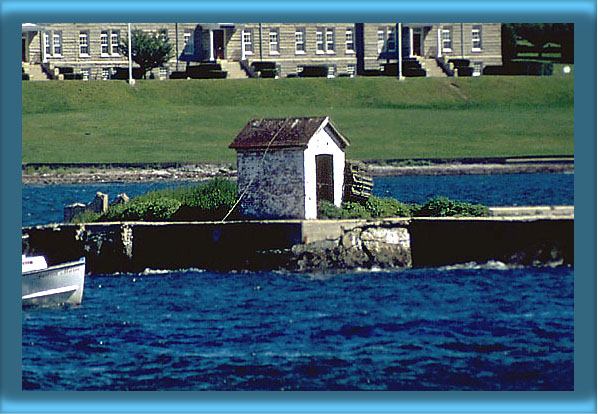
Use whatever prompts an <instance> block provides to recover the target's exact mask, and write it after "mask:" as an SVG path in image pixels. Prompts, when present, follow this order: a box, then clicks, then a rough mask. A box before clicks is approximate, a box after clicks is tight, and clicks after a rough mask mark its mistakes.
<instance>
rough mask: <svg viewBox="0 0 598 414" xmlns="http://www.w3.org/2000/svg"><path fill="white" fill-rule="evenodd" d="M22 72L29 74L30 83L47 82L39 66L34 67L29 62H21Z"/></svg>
mask: <svg viewBox="0 0 598 414" xmlns="http://www.w3.org/2000/svg"><path fill="white" fill-rule="evenodd" d="M21 65H22V68H23V72H24V73H28V74H29V80H32V81H47V80H48V76H47V75H46V73H45V72H44V71H43V70H42V67H41V65H36V64H34V63H29V62H21Z"/></svg>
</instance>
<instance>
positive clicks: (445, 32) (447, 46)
mask: <svg viewBox="0 0 598 414" xmlns="http://www.w3.org/2000/svg"><path fill="white" fill-rule="evenodd" d="M442 51H443V52H452V51H453V30H452V29H451V28H450V27H443V28H442Z"/></svg>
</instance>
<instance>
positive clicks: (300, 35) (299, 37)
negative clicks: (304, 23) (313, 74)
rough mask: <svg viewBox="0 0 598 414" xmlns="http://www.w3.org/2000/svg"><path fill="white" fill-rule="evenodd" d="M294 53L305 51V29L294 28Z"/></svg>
mask: <svg viewBox="0 0 598 414" xmlns="http://www.w3.org/2000/svg"><path fill="white" fill-rule="evenodd" d="M295 53H296V54H299V55H301V54H304V53H305V29H303V28H301V29H295Z"/></svg>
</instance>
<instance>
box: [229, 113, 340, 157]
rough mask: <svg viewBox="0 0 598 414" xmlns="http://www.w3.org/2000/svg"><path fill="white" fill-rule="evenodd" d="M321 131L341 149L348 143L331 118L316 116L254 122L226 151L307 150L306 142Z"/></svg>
mask: <svg viewBox="0 0 598 414" xmlns="http://www.w3.org/2000/svg"><path fill="white" fill-rule="evenodd" d="M321 128H326V130H327V132H328V133H329V134H330V135H331V136H332V138H333V139H334V140H335V141H336V143H337V145H338V146H339V147H340V148H344V147H346V146H347V145H349V140H348V139H347V138H345V137H344V136H343V135H342V134H341V133H340V132H339V131H338V130H337V129H336V127H335V126H334V125H333V124H332V122H331V121H330V118H328V117H327V116H315V117H302V118H270V119H253V120H251V121H249V122H248V123H247V125H245V127H244V128H243V130H242V131H241V132H239V135H237V137H236V138H235V139H234V140H233V142H232V143H231V144H230V145H229V148H234V149H250V148H268V147H270V148H276V147H278V148H281V147H307V143H308V142H309V140H310V139H311V138H312V137H313V136H314V135H315V134H316V133H317V132H318V131H319V130H320V129H321Z"/></svg>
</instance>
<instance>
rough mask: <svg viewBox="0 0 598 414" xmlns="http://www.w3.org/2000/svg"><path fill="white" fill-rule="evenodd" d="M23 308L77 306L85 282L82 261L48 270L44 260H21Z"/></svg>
mask: <svg viewBox="0 0 598 414" xmlns="http://www.w3.org/2000/svg"><path fill="white" fill-rule="evenodd" d="M22 259H23V260H22V261H23V285H22V302H23V306H51V305H79V304H80V303H81V300H82V298H83V285H84V282H85V257H82V258H81V259H79V260H77V261H73V262H68V263H63V264H58V265H55V266H48V264H47V262H46V259H45V257H44V256H25V255H23V256H22Z"/></svg>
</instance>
